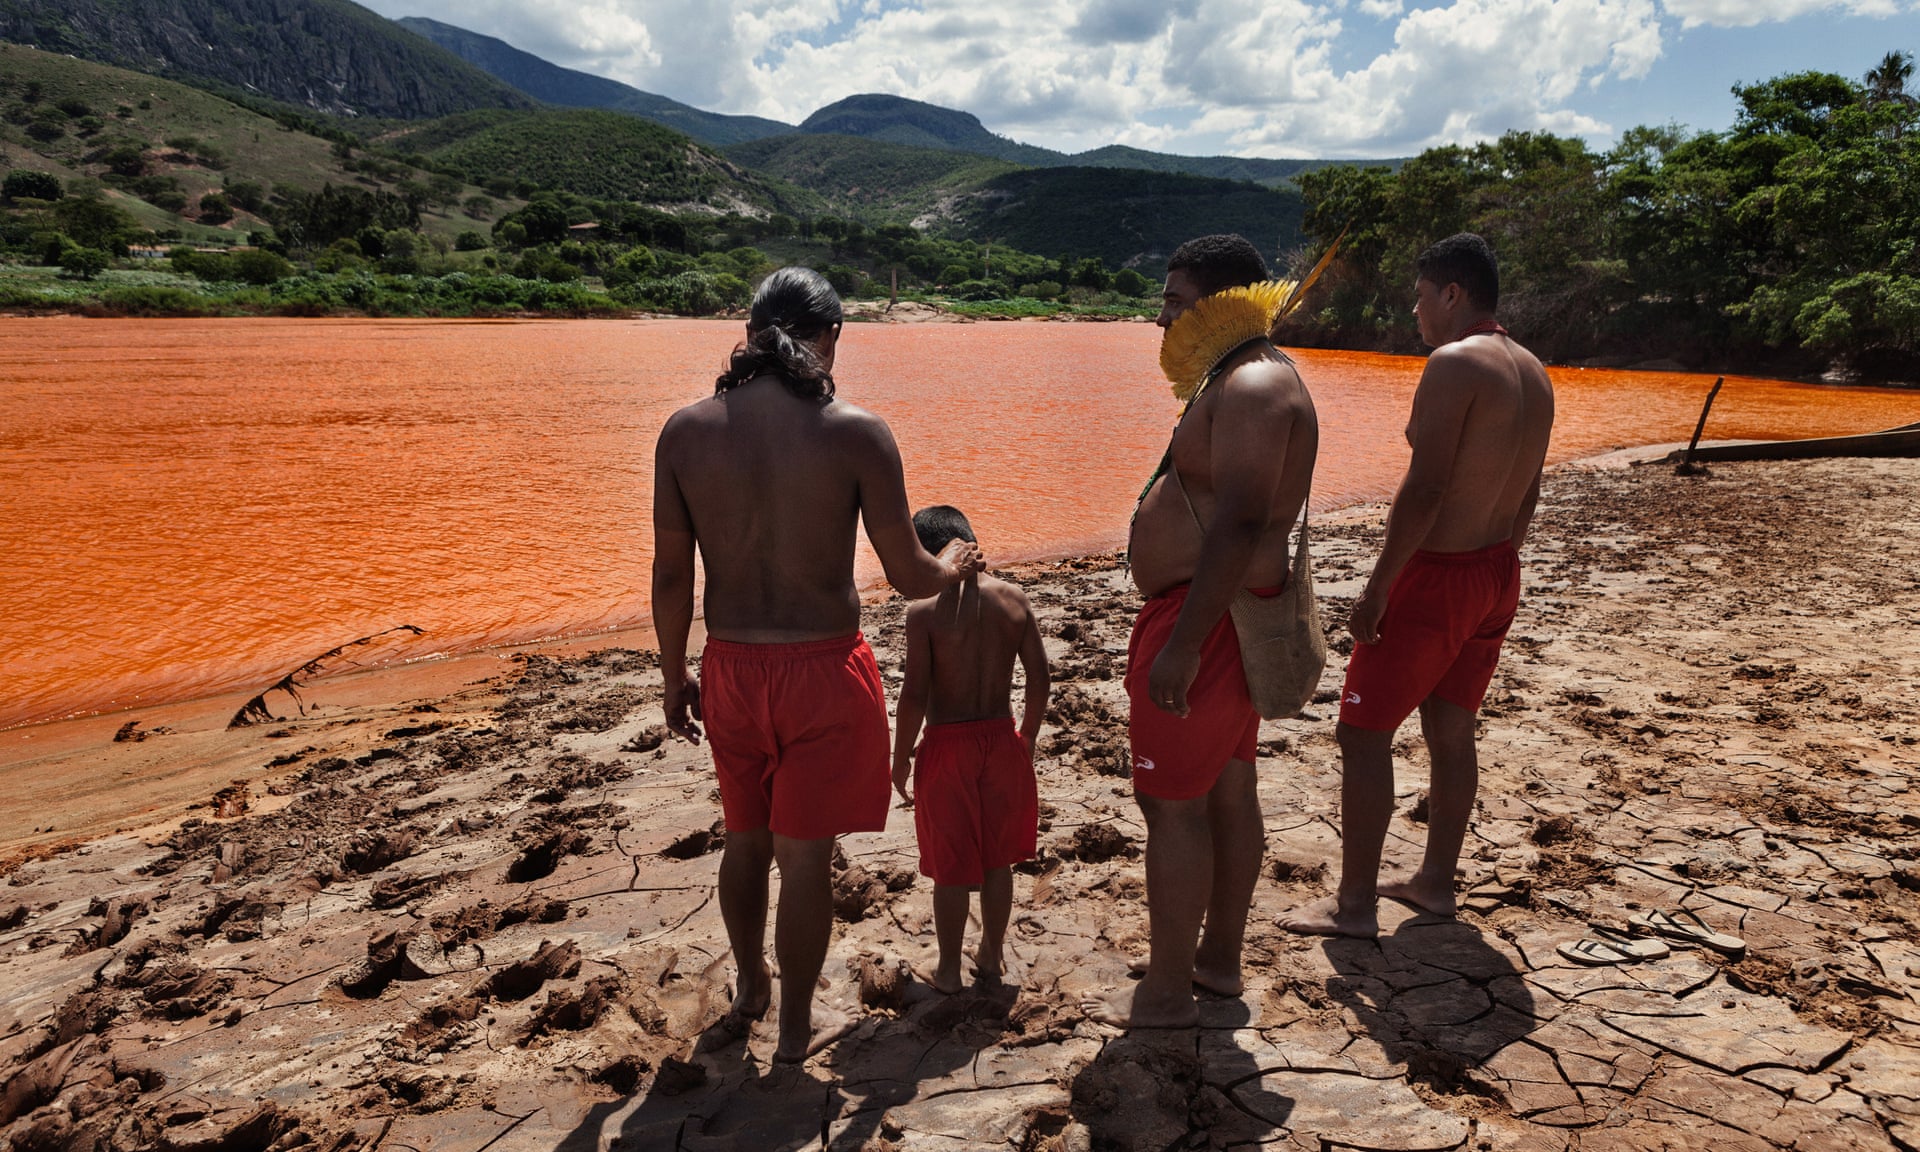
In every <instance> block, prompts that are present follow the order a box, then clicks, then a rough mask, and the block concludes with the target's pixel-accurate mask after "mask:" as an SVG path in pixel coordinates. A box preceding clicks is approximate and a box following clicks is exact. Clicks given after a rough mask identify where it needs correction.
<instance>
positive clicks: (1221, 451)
mask: <svg viewBox="0 0 1920 1152" xmlns="http://www.w3.org/2000/svg"><path fill="white" fill-rule="evenodd" d="M1278 372H1284V373H1287V374H1289V375H1290V374H1291V373H1292V372H1293V369H1292V368H1290V367H1287V366H1285V365H1280V364H1269V363H1266V362H1259V363H1255V364H1247V365H1242V366H1241V367H1239V368H1236V369H1234V370H1233V372H1232V373H1231V374H1229V375H1228V376H1227V378H1226V379H1225V380H1223V381H1221V387H1220V391H1219V392H1218V393H1217V394H1216V398H1215V400H1214V405H1215V407H1214V410H1213V418H1212V420H1211V422H1210V430H1209V433H1208V435H1209V443H1208V450H1209V459H1210V466H1211V469H1212V472H1213V495H1214V502H1213V522H1212V523H1211V524H1208V525H1207V529H1206V535H1205V536H1204V537H1203V538H1202V540H1201V542H1200V556H1199V560H1198V562H1197V563H1196V565H1195V568H1194V574H1193V584H1192V587H1191V589H1190V590H1189V591H1188V592H1187V600H1186V603H1185V604H1184V605H1182V606H1181V608H1180V619H1179V620H1178V621H1177V622H1176V623H1175V624H1174V628H1173V635H1172V637H1171V638H1169V639H1168V641H1167V645H1166V647H1165V648H1162V649H1161V650H1160V655H1159V656H1158V657H1157V658H1155V660H1154V662H1153V669H1152V671H1151V672H1150V673H1149V674H1148V681H1147V684H1148V688H1147V691H1148V694H1149V696H1150V698H1151V699H1152V700H1153V703H1154V704H1155V705H1156V706H1158V707H1160V708H1163V709H1165V710H1166V711H1168V712H1172V713H1174V714H1175V715H1177V716H1185V715H1186V714H1187V689H1188V688H1190V687H1192V686H1193V679H1194V677H1195V676H1196V675H1197V674H1198V673H1199V670H1200V646H1201V644H1202V643H1204V642H1205V641H1206V638H1207V636H1208V634H1209V633H1211V632H1212V631H1213V628H1214V625H1216V624H1218V623H1219V622H1220V617H1221V616H1223V615H1225V613H1226V611H1227V608H1228V606H1229V605H1231V604H1232V603H1233V598H1234V597H1235V596H1237V595H1239V592H1240V589H1241V588H1242V587H1243V586H1244V585H1245V583H1246V576H1247V566H1248V565H1249V564H1251V563H1253V555H1254V552H1255V551H1257V550H1258V549H1259V546H1260V539H1261V537H1262V536H1264V535H1265V534H1266V531H1267V527H1268V525H1269V524H1271V523H1272V521H1273V497H1274V492H1275V491H1276V490H1277V489H1278V488H1279V487H1280V477H1281V476H1282V475H1283V474H1284V472H1285V469H1286V462H1287V452H1286V446H1287V444H1288V442H1289V441H1290V439H1291V438H1292V434H1293V421H1294V417H1295V412H1294V408H1293V405H1292V402H1291V399H1290V395H1289V390H1288V389H1286V387H1285V386H1284V382H1283V381H1281V380H1277V379H1274V378H1273V374H1274V373H1278ZM1275 445H1278V446H1279V449H1278V451H1276V450H1275Z"/></svg>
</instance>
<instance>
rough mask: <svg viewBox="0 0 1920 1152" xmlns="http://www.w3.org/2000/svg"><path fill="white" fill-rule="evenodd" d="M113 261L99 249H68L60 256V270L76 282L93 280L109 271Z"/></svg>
mask: <svg viewBox="0 0 1920 1152" xmlns="http://www.w3.org/2000/svg"><path fill="white" fill-rule="evenodd" d="M112 259H113V258H112V257H110V256H108V255H107V254H106V253H105V252H102V251H101V250H100V249H98V248H68V249H67V250H66V251H64V252H62V253H61V254H60V269H61V271H63V272H65V273H66V274H67V275H69V276H71V277H73V278H74V279H76V280H92V279H94V278H95V277H97V276H99V275H100V273H102V272H105V271H106V270H107V267H108V265H110V264H111V263H112Z"/></svg>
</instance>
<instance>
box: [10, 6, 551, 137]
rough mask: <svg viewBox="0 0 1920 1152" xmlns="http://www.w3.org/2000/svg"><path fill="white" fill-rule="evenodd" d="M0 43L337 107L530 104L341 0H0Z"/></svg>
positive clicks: (420, 110) (436, 109) (416, 114)
mask: <svg viewBox="0 0 1920 1152" xmlns="http://www.w3.org/2000/svg"><path fill="white" fill-rule="evenodd" d="M0 40H10V41H13V42H15V43H20V44H29V45H33V46H35V47H38V48H41V49H44V50H46V51H50V52H65V53H71V54H72V55H75V56H78V57H80V58H82V59H86V60H95V61H99V62H101V63H105V64H113V65H117V66H119V67H122V68H130V69H133V70H135V71H139V72H151V73H155V74H158V75H162V76H166V77H169V78H171V79H176V80H187V81H191V82H197V83H203V84H205V83H211V84H214V85H224V86H228V87H231V88H234V89H237V90H239V91H242V92H248V93H252V94H254V95H258V96H266V97H270V98H272V99H274V100H280V101H285V102H286V103H289V104H296V105H300V106H303V107H307V108H312V109H314V110H315V111H320V112H327V113H332V114H337V115H354V116H380V117H397V118H402V119H420V118H424V117H432V116H445V115H448V114H450V113H454V112H464V111H468V110H470V109H474V108H525V107H531V106H532V104H533V101H532V100H531V99H530V98H528V97H527V96H526V95H524V94H523V93H521V92H518V91H516V90H515V89H513V88H512V87H511V86H509V85H507V84H505V83H503V82H501V81H500V80H497V79H495V78H494V77H492V76H489V75H487V74H486V73H485V72H483V71H481V70H480V69H478V68H475V67H474V66H473V65H471V64H468V63H467V62H466V61H464V60H462V59H460V58H459V57H457V56H455V55H454V54H453V53H451V52H448V51H447V50H445V49H444V48H441V47H439V46H438V45H436V44H433V43H431V42H429V41H427V40H425V39H422V38H421V37H419V36H416V35H414V34H412V33H410V32H408V31H407V30H406V29H404V28H401V27H400V26H398V25H397V24H395V23H393V22H392V21H390V20H387V19H385V18H383V17H381V16H379V15H377V14H376V13H374V12H371V11H369V10H367V9H366V8H363V7H361V6H360V5H358V4H354V3H351V2H350V0H137V2H127V0H0Z"/></svg>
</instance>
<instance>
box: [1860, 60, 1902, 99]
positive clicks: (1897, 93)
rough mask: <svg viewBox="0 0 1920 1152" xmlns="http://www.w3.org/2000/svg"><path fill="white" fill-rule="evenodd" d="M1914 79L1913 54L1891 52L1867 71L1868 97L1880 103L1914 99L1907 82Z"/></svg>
mask: <svg viewBox="0 0 1920 1152" xmlns="http://www.w3.org/2000/svg"><path fill="white" fill-rule="evenodd" d="M1912 79H1913V54H1912V53H1910V52H1889V53H1887V54H1886V55H1885V56H1883V57H1881V59H1880V63H1879V64H1877V65H1875V66H1874V68H1873V70H1872V71H1870V72H1868V73H1867V96H1868V99H1870V100H1872V101H1873V102H1875V103H1878V104H1885V103H1897V102H1904V101H1909V100H1912V99H1913V97H1912V96H1909V95H1908V94H1907V82H1908V81H1909V80H1912Z"/></svg>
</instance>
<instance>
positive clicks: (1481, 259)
mask: <svg viewBox="0 0 1920 1152" xmlns="http://www.w3.org/2000/svg"><path fill="white" fill-rule="evenodd" d="M1414 267H1415V268H1417V269H1418V270H1419V277H1420V279H1422V280H1428V281H1431V282H1432V283H1433V285H1434V286H1435V287H1436V288H1445V287H1446V286H1447V285H1449V284H1458V285H1460V287H1461V288H1462V289H1464V290H1465V291H1466V293H1467V299H1469V300H1471V301H1473V302H1474V303H1475V304H1478V305H1480V307H1482V308H1485V309H1487V310H1488V311H1492V310H1493V309H1495V308H1497V307H1499V306H1500V262H1499V261H1498V260H1496V259H1495V258H1494V255H1493V245H1491V244H1489V243H1487V242H1486V241H1485V240H1484V239H1482V238H1481V237H1479V236H1476V235H1474V234H1473V233H1471V232H1460V233H1457V234H1455V235H1452V236H1449V237H1447V238H1446V239H1445V240H1442V241H1440V242H1438V243H1436V244H1435V245H1433V247H1431V248H1428V249H1427V250H1426V251H1425V252H1422V253H1420V257H1419V259H1417V260H1415V261H1414Z"/></svg>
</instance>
